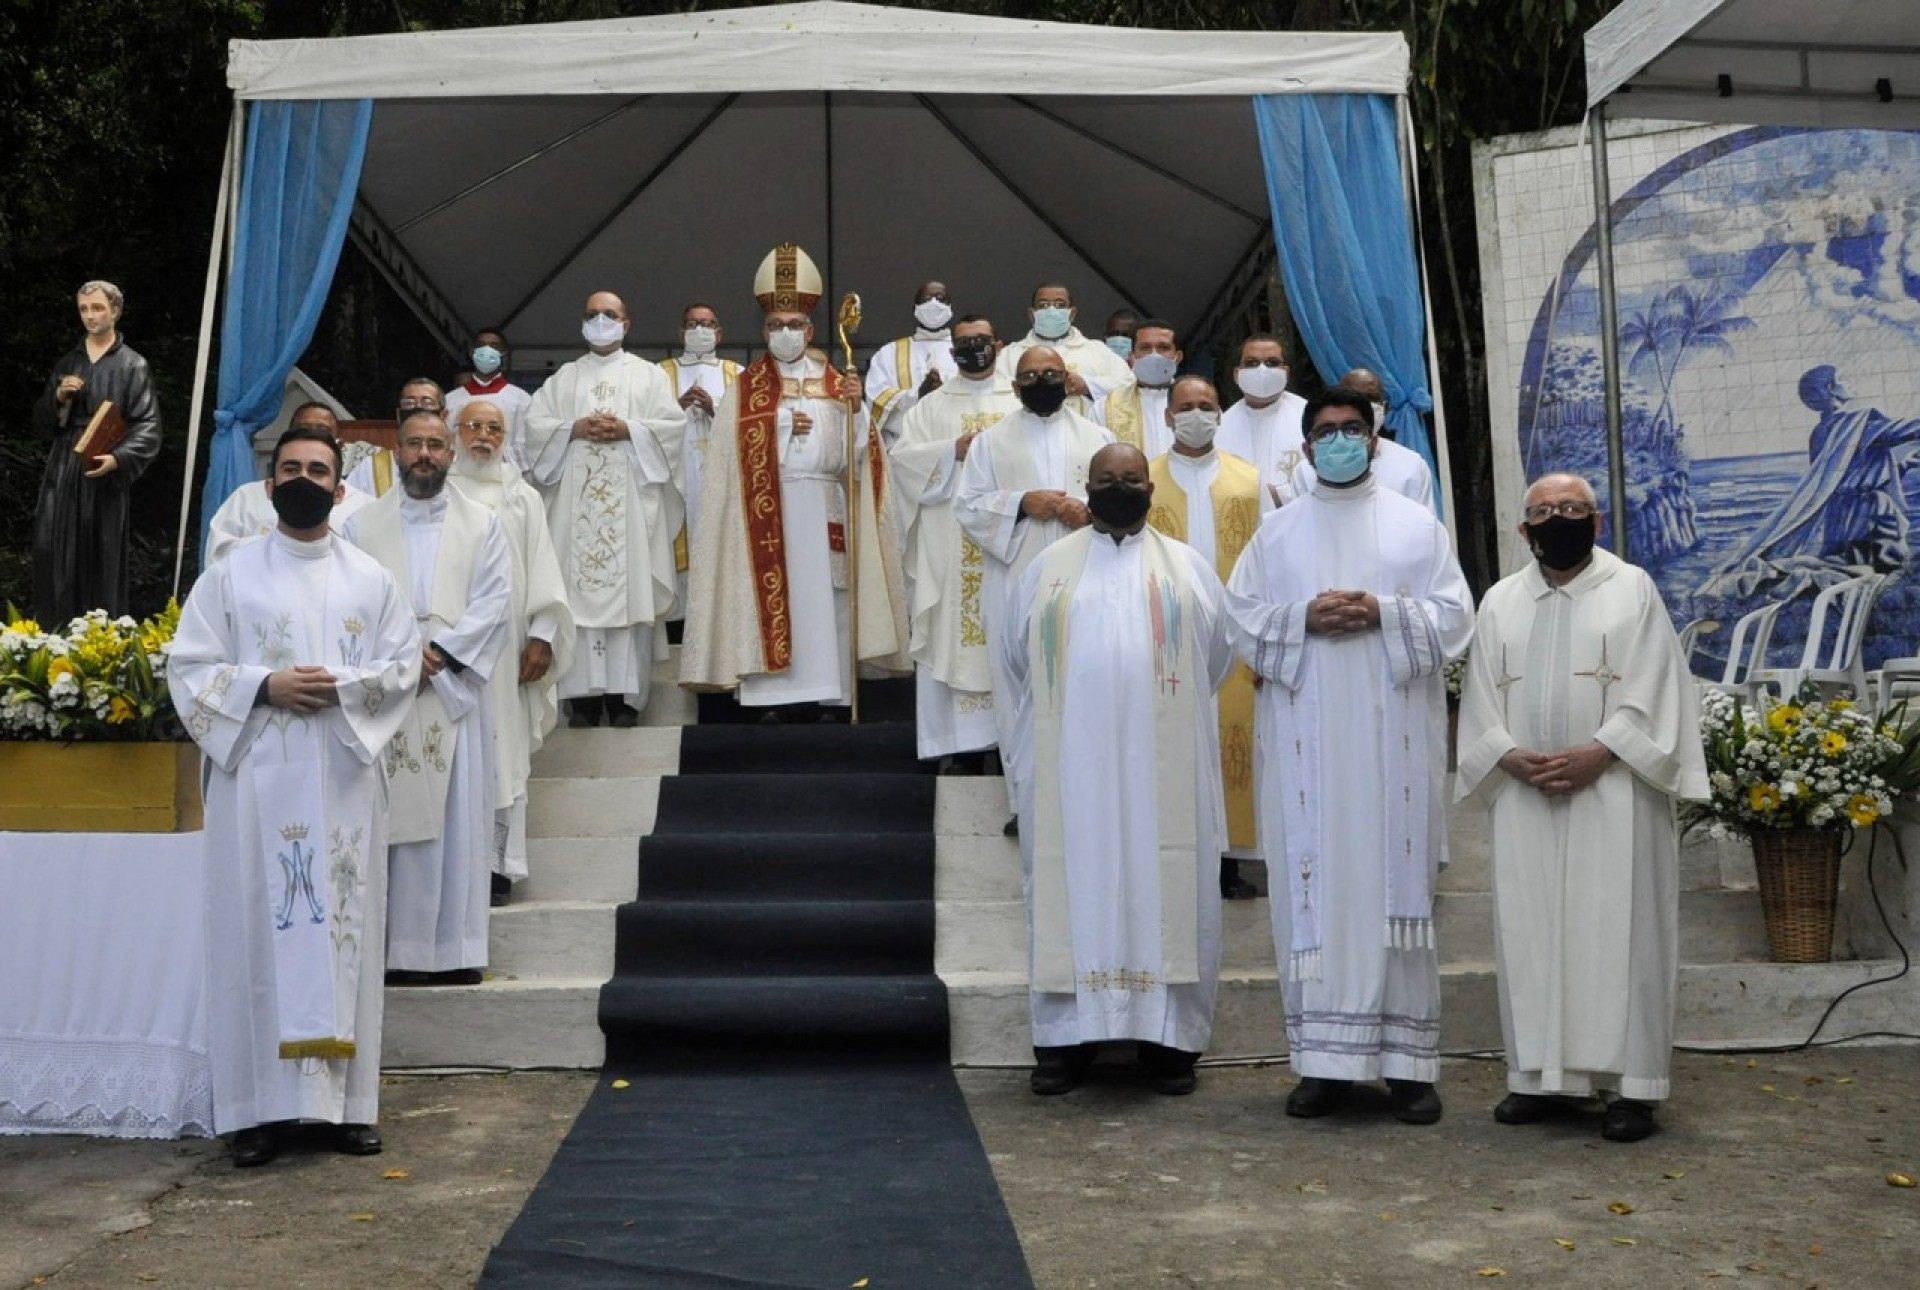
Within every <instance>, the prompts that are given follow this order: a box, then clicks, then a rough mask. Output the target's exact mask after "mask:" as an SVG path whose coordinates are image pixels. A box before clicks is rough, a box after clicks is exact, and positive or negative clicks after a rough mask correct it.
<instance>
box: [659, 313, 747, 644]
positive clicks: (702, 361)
mask: <svg viewBox="0 0 1920 1290" xmlns="http://www.w3.org/2000/svg"><path fill="white" fill-rule="evenodd" d="M724 334H725V333H724V331H723V329H722V328H721V326H720V315H719V314H718V313H716V312H714V308H713V306H712V305H709V304H703V303H701V302H699V301H695V302H694V303H693V304H690V305H688V306H687V307H686V308H685V309H682V310H681V311H680V352H679V353H677V354H675V355H674V356H673V357H671V358H666V359H662V360H661V362H660V370H661V371H662V372H664V373H666V377H667V384H668V386H669V387H670V388H671V389H672V390H673V393H674V397H675V398H677V399H678V400H679V401H680V410H681V411H682V412H684V413H686V414H687V432H686V436H685V438H683V439H682V440H681V447H680V496H681V498H682V499H683V500H684V502H685V503H686V513H687V518H686V521H685V522H684V523H683V524H681V526H680V534H679V536H678V537H676V538H675V539H674V542H673V565H674V568H675V570H677V571H678V573H679V579H678V587H679V595H678V596H677V597H676V603H675V605H674V614H673V616H674V617H675V618H679V617H681V616H682V615H684V614H685V612H686V608H687V559H688V554H689V553H690V552H691V551H692V550H693V531H694V530H695V529H696V528H698V527H699V525H700V480H701V476H702V472H703V471H704V469H705V465H706V456H707V436H708V434H709V432H710V431H712V429H713V412H714V409H715V408H717V407H719V406H720V399H721V398H722V396H724V395H725V394H726V392H727V389H728V387H729V386H731V385H732V384H733V383H734V382H735V381H736V380H738V379H739V378H740V364H738V363H736V362H734V361H733V360H732V359H730V358H721V357H720V355H719V350H720V338H721V336H722V335H724Z"/></svg>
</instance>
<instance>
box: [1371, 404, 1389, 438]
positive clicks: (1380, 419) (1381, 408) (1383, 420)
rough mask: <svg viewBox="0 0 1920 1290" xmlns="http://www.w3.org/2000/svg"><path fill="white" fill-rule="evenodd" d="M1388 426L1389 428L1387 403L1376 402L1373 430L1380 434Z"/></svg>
mask: <svg viewBox="0 0 1920 1290" xmlns="http://www.w3.org/2000/svg"><path fill="white" fill-rule="evenodd" d="M1386 428H1387V405H1386V404H1384V403H1376V404H1374V405H1373V432H1374V433H1375V434H1379V433H1380V432H1381V431H1382V430H1384V429H1386Z"/></svg>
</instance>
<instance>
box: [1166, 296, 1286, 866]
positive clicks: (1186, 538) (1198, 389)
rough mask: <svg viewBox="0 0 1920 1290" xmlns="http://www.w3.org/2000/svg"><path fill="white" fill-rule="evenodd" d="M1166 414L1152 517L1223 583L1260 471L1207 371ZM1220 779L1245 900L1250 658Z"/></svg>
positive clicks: (1248, 520) (1229, 702)
mask: <svg viewBox="0 0 1920 1290" xmlns="http://www.w3.org/2000/svg"><path fill="white" fill-rule="evenodd" d="M1144 327H1145V324H1142V328H1143V329H1144ZM1163 416H1164V418H1165V421H1166V425H1167V431H1168V437H1169V438H1171V439H1172V440H1173V443H1174V446H1173V451H1171V452H1169V453H1166V454H1165V455H1163V456H1159V457H1155V458H1154V459H1153V463H1152V468H1151V470H1152V474H1151V478H1152V480H1153V509H1152V510H1151V511H1149V512H1148V513H1147V522H1148V523H1149V524H1151V525H1153V527H1154V528H1156V529H1158V530H1159V531H1160V532H1162V533H1165V534H1166V535H1167V536H1168V537H1170V538H1174V539H1176V540H1177V541H1181V542H1185V543H1186V544H1187V545H1188V546H1190V547H1192V548H1193V549H1194V550H1195V551H1198V552H1199V553H1200V556H1201V558H1202V559H1204V560H1206V561H1207V562H1208V563H1210V564H1211V565H1212V566H1213V571H1214V572H1215V573H1217V574H1219V575H1220V581H1221V582H1222V583H1224V582H1226V580H1227V579H1228V578H1231V577H1232V576H1233V566H1234V564H1235V563H1236V562H1238V561H1239V559H1240V552H1241V551H1242V550H1244V549H1245V548H1246V545H1247V543H1248V542H1251V541H1252V540H1253V534H1254V531H1255V530H1256V529H1258V528H1259V527H1260V472H1259V471H1257V470H1255V469H1254V468H1253V464H1252V463H1251V462H1247V461H1242V460H1241V459H1240V458H1238V457H1235V456H1232V455H1230V454H1228V453H1224V452H1221V451H1220V450H1219V449H1217V448H1216V447H1215V446H1214V435H1215V434H1216V433H1217V432H1218V431H1219V429H1220V395H1219V393H1218V392H1217V391H1216V390H1215V389H1214V388H1213V383H1212V382H1211V381H1209V380H1207V379H1206V378H1205V377H1202V376H1183V377H1181V378H1180V379H1179V380H1178V381H1176V382H1175V383H1174V386H1173V389H1172V392H1171V394H1170V397H1169V400H1168V405H1167V408H1166V411H1165V413H1164V414H1163ZM1220 778H1221V783H1222V784H1223V786H1224V787H1225V789H1226V794H1227V837H1226V850H1225V854H1223V855H1222V856H1221V858H1220V894H1221V895H1223V896H1229V897H1233V898H1235V899H1246V898H1250V897H1253V896H1257V895H1259V894H1260V893H1259V891H1258V889H1257V888H1255V887H1254V886H1253V884H1252V883H1250V882H1248V881H1247V880H1246V879H1244V878H1242V877H1241V876H1240V861H1241V860H1243V859H1258V858H1259V856H1260V838H1259V834H1258V833H1257V832H1256V830H1255V826H1254V783H1253V672H1252V671H1251V670H1250V669H1249V668H1248V667H1247V665H1246V664H1244V663H1240V664H1236V665H1235V667H1234V669H1233V671H1232V672H1231V673H1230V674H1228V676H1227V680H1226V682H1225V684H1223V685H1222V686H1221V687H1220Z"/></svg>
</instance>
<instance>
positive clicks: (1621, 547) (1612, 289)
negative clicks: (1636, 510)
mask: <svg viewBox="0 0 1920 1290" xmlns="http://www.w3.org/2000/svg"><path fill="white" fill-rule="evenodd" d="M1587 128H1588V130H1589V131H1590V132H1591V134H1592V136H1593V230H1594V239H1595V246H1594V258H1595V259H1596V260H1597V261H1598V264H1599V271H1600V364H1601V367H1602V368H1603V369H1604V371H1605V373H1606V404H1607V509H1608V510H1610V511H1612V512H1613V522H1612V525H1611V527H1612V529H1613V552H1614V554H1615V555H1617V556H1619V557H1620V558H1621V559H1622V560H1630V559H1632V558H1633V557H1632V555H1631V553H1630V552H1629V550H1628V543H1627V456H1626V438H1625V435H1624V433H1623V431H1622V428H1621V417H1620V300H1619V296H1618V292H1617V284H1616V283H1615V281H1614V276H1613V185H1612V181H1611V179H1610V177H1609V176H1608V174H1607V105H1606V103H1605V102H1604V101H1602V102H1601V103H1600V104H1599V105H1598V106H1597V107H1595V108H1594V110H1593V112H1592V114H1591V115H1590V116H1589V117H1588V118H1587Z"/></svg>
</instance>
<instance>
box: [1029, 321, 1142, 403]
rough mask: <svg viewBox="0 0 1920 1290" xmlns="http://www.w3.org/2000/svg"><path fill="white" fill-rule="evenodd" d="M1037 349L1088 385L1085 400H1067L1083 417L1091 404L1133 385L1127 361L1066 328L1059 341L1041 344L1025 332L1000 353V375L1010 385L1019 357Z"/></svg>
mask: <svg viewBox="0 0 1920 1290" xmlns="http://www.w3.org/2000/svg"><path fill="white" fill-rule="evenodd" d="M1036 345H1045V346H1046V347H1047V348H1048V349H1051V350H1053V351H1054V352H1055V353H1057V354H1059V355H1060V361H1061V362H1063V363H1065V364H1066V365H1067V370H1068V371H1069V372H1072V373H1074V374H1075V375H1077V376H1078V377H1079V378H1080V379H1081V380H1083V381H1085V382H1086V383H1087V397H1086V398H1085V400H1082V399H1081V398H1080V397H1079V396H1078V395H1074V396H1071V397H1070V398H1068V400H1067V406H1068V407H1069V408H1070V409H1072V410H1073V411H1075V412H1078V413H1080V414H1081V415H1082V416H1088V415H1090V414H1091V411H1092V407H1093V405H1094V404H1096V403H1098V402H1100V400H1101V399H1104V398H1106V397H1107V395H1109V394H1111V393H1113V392H1114V391H1115V390H1117V389H1119V388H1120V387H1121V386H1123V385H1127V384H1130V383H1131V382H1132V381H1133V368H1132V367H1130V366H1128V364H1127V360H1126V359H1124V358H1122V357H1120V356H1119V355H1118V354H1116V353H1114V352H1113V351H1112V350H1111V349H1109V348H1108V347H1107V343H1106V342H1105V341H1103V340H1094V339H1092V338H1090V337H1087V336H1083V335H1081V334H1080V329H1079V328H1078V327H1069V328H1067V334H1066V335H1064V336H1062V337H1061V338H1060V339H1059V340H1043V339H1042V338H1041V337H1039V336H1038V335H1036V334H1034V333H1033V332H1032V331H1028V332H1027V334H1026V335H1024V336H1022V337H1021V338H1020V339H1019V340H1016V341H1013V342H1011V343H1009V344H1008V345H1007V346H1006V347H1005V348H1004V349H1002V350H1001V351H1000V361H999V371H1000V375H1002V376H1004V377H1006V378H1007V379H1008V380H1009V381H1011V380H1012V379H1013V378H1014V375H1015V374H1016V373H1017V372H1018V370H1019V367H1020V356H1021V355H1022V354H1024V353H1026V352H1027V351H1028V350H1030V349H1032V348H1033V347H1034V346H1036Z"/></svg>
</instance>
